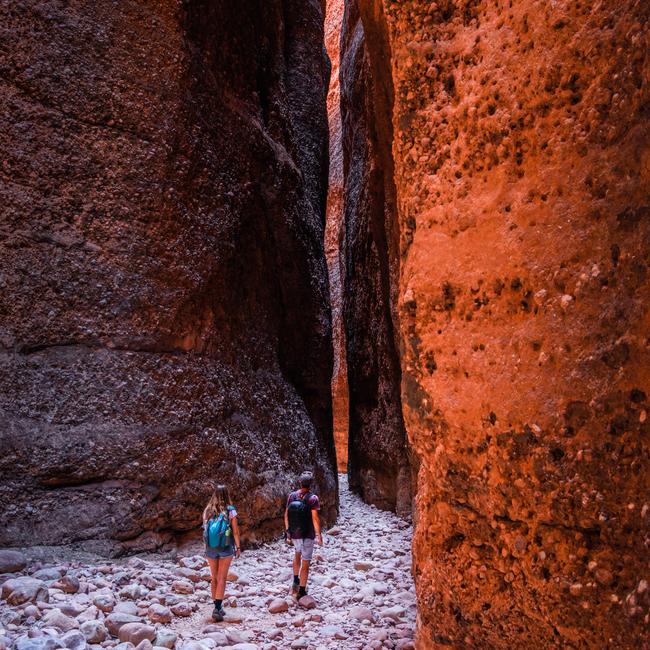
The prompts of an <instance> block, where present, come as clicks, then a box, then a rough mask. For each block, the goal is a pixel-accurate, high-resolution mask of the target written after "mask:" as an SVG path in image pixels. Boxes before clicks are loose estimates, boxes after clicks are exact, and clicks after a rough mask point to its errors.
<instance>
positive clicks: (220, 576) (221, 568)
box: [210, 555, 232, 600]
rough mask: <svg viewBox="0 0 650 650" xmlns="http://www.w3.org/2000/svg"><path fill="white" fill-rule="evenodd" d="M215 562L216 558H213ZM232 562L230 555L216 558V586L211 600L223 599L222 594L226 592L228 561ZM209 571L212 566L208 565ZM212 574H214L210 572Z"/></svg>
mask: <svg viewBox="0 0 650 650" xmlns="http://www.w3.org/2000/svg"><path fill="white" fill-rule="evenodd" d="M213 562H217V560H213ZM231 562H232V555H231V556H230V557H222V558H219V560H218V565H217V567H216V569H217V587H216V590H215V591H213V593H216V596H213V597H212V598H213V600H214V599H217V600H223V595H224V594H225V593H226V578H227V577H228V569H230V563H231ZM210 571H212V566H210ZM212 575H214V574H212Z"/></svg>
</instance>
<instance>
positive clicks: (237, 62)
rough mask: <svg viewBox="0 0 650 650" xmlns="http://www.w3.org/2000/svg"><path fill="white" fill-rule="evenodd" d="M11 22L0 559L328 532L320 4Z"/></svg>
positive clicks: (20, 15) (25, 13)
mask: <svg viewBox="0 0 650 650" xmlns="http://www.w3.org/2000/svg"><path fill="white" fill-rule="evenodd" d="M0 11H1V12H2V21H1V22H2V24H3V25H5V26H6V28H5V31H4V33H3V45H2V46H1V47H2V53H3V62H4V64H3V69H2V71H1V73H0V85H1V86H2V100H0V101H1V103H2V111H1V113H2V118H0V121H1V122H2V129H1V133H2V135H1V136H0V148H1V149H2V152H3V157H2V159H3V161H4V166H3V172H2V173H3V184H2V187H1V188H0V192H1V193H2V202H3V218H2V222H1V223H0V229H1V232H0V280H1V282H2V286H3V291H2V294H1V295H0V314H2V318H1V319H0V411H1V414H2V415H1V417H0V451H1V456H2V458H1V459H0V474H1V475H2V480H1V481H0V500H2V502H3V503H4V504H9V505H8V506H7V507H6V508H3V510H2V512H1V513H0V529H1V530H2V533H1V534H0V544H2V545H25V544H38V543H47V544H52V545H54V544H65V543H69V542H72V541H76V542H78V543H81V544H82V545H84V547H87V548H93V549H99V550H102V551H105V552H122V551H124V550H141V549H143V548H153V547H156V546H159V545H161V544H164V543H166V542H167V541H169V540H171V538H172V535H173V534H174V533H176V532H179V531H184V530H189V529H192V528H194V527H196V525H197V522H198V521H199V519H200V512H201V509H202V506H203V504H204V500H205V499H206V497H207V493H208V490H209V486H208V481H212V480H222V481H224V482H226V483H229V484H230V487H231V489H232V491H233V494H234V497H235V498H236V500H237V503H238V506H239V509H240V511H241V513H242V522H243V526H244V534H245V537H246V538H247V539H248V540H249V541H256V540H260V539H265V538H268V537H269V536H270V535H272V534H275V533H277V532H278V530H279V529H280V528H281V515H282V495H283V493H284V491H285V489H286V486H287V483H288V482H290V481H291V480H292V479H293V478H295V476H296V474H297V473H299V472H300V471H301V470H302V469H304V468H305V467H311V468H313V469H314V471H315V473H316V476H317V481H318V487H319V490H320V491H321V492H322V494H323V497H324V503H325V506H326V507H325V514H326V518H328V519H330V520H332V519H333V517H334V516H335V509H336V474H335V459H334V451H333V440H332V430H331V395H330V386H329V384H330V376H331V368H332V351H331V341H330V327H331V325H330V310H329V295H328V281H327V270H326V264H325V256H324V250H323V230H324V216H325V194H326V182H327V178H326V176H327V121H326V120H327V116H326V110H325V98H326V92H327V83H328V78H329V69H328V64H327V60H326V57H325V56H324V53H323V47H322V43H323V12H322V7H321V4H320V2H318V1H317V0H313V1H309V2H292V1H291V0H271V1H269V0H264V1H262V0H260V1H258V2H253V3H250V4H249V5H247V7H245V8H243V7H240V6H237V7H235V6H234V5H229V4H228V3H212V2H203V1H201V0H192V1H191V2H185V3H178V2H175V1H172V0H168V1H165V2H160V3H157V4H156V6H155V7H152V6H149V5H147V4H146V3H141V2H138V1H136V0H129V1H127V2H123V3H119V4H118V5H116V4H111V5H104V4H101V3H100V4H96V5H92V4H89V5H84V6H81V5H78V4H74V3H72V4H66V5H65V6H64V5H60V4H57V3H51V2H47V1H45V0H42V1H39V0H32V1H30V2H28V3H21V4H20V6H12V7H11V8H9V7H7V6H5V7H4V8H3V9H0Z"/></svg>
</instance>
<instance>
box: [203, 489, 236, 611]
mask: <svg viewBox="0 0 650 650" xmlns="http://www.w3.org/2000/svg"><path fill="white" fill-rule="evenodd" d="M203 540H204V541H205V556H206V558H207V560H208V564H209V565H210V573H211V575H212V582H211V591H212V600H213V601H214V612H213V613H212V618H213V620H215V621H217V622H220V621H223V619H224V617H225V616H226V612H225V611H224V609H223V595H224V593H225V591H226V578H227V577H228V569H229V568H230V563H231V562H232V559H233V557H239V556H240V553H241V551H240V550H239V548H240V547H239V526H238V525H237V510H235V507H234V506H233V505H232V503H231V502H230V495H229V494H228V488H227V487H226V486H225V485H216V486H215V487H214V489H213V491H212V496H211V497H210V501H208V505H207V506H206V507H205V510H204V511H203Z"/></svg>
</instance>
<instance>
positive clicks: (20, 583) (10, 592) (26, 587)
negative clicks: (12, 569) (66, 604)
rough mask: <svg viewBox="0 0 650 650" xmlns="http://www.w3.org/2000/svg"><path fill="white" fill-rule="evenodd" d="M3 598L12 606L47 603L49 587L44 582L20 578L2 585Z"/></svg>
mask: <svg viewBox="0 0 650 650" xmlns="http://www.w3.org/2000/svg"><path fill="white" fill-rule="evenodd" d="M2 598H4V599H5V600H6V601H7V602H8V603H9V604H10V605H22V604H23V603H26V602H31V603H35V602H36V601H42V602H47V601H48V600H49V595H48V591H47V585H46V584H45V583H44V582H43V581H42V580H36V579H35V578H28V577H20V578H12V579H10V580H7V581H5V582H3V583H2Z"/></svg>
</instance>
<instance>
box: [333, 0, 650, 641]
mask: <svg viewBox="0 0 650 650" xmlns="http://www.w3.org/2000/svg"><path fill="white" fill-rule="evenodd" d="M361 8H362V14H363V21H364V27H365V30H366V41H367V43H368V45H369V51H370V58H371V61H374V62H375V64H376V67H375V69H374V70H373V71H377V70H379V72H378V74H379V77H380V81H382V82H383V83H386V84H390V82H391V81H392V83H393V86H394V96H395V104H394V112H393V125H394V129H395V131H394V148H393V152H394V159H395V179H396V186H397V197H398V198H397V203H398V213H399V216H398V224H399V231H400V261H401V268H400V279H399V317H400V335H401V341H402V359H401V365H402V370H403V376H402V400H403V404H404V417H405V423H406V427H407V430H408V434H409V438H410V441H411V442H412V445H413V447H414V449H415V451H416V452H417V454H418V456H419V458H420V461H421V463H420V468H419V480H418V496H417V527H416V533H415V543H414V561H415V572H416V580H417V590H418V600H419V647H421V648H427V649H428V648H432V647H443V646H444V647H448V646H454V647H491V648H511V647H524V646H525V645H529V644H535V645H538V646H540V647H563V648H566V647H575V648H577V647H610V646H611V647H619V648H635V647H638V645H639V642H641V643H643V642H642V641H640V640H641V639H647V625H648V619H649V616H650V614H649V605H650V601H649V592H648V588H647V582H646V580H647V566H648V564H647V561H648V548H647V539H648V534H649V530H648V517H649V515H650V513H649V507H650V503H648V498H647V495H648V493H649V492H648V487H649V486H648V476H649V472H648V469H649V468H648V434H649V429H648V427H649V426H650V425H649V423H648V417H647V409H648V392H649V387H650V374H649V369H650V358H649V354H648V340H649V338H648V337H649V334H650V321H649V316H648V295H649V288H650V282H649V278H648V251H649V250H650V219H649V215H650V210H649V207H648V206H649V205H650V196H648V187H650V177H649V176H650V151H649V148H648V130H647V123H648V108H647V107H648V100H649V93H648V79H649V78H650V75H649V74H648V72H649V70H648V59H647V52H648V47H647V44H648V34H647V25H648V18H649V16H648V11H649V10H648V5H647V3H641V2H634V1H632V0H630V1H623V2H619V3H617V4H616V5H612V4H611V3H599V4H597V5H594V4H593V3H577V2H569V1H568V0H562V1H558V2H554V3H538V2H527V1H524V2H518V3H514V6H513V3H510V4H508V3H506V2H490V3H488V2H483V1H480V0H479V1H472V2H453V1H449V0H443V1H441V2H432V3H428V2H427V3H425V2H412V1H405V2H399V3H397V2H388V1H382V0H374V1H373V0H362V1H361ZM386 33H387V34H388V42H389V44H390V47H391V59H390V64H388V63H386V65H385V66H384V67H383V70H382V69H381V65H382V61H387V59H385V58H382V52H381V51H380V49H381V45H382V38H383V35H384V34H386ZM349 48H350V53H346V54H344V58H345V57H348V56H351V55H352V52H353V49H352V48H353V44H352V43H351V45H350V46H349ZM356 69H357V70H358V71H359V74H361V70H362V69H363V61H360V63H359V64H358V65H357V66H356ZM344 76H345V75H344ZM344 124H345V119H344ZM345 137H346V138H347V137H348V136H347V134H346V136H345ZM351 241H354V238H353V237H350V233H349V232H348V244H349V245H350V242H351ZM351 253H352V254H353V249H351V250H350V251H349V254H351ZM358 259H360V258H358ZM366 268H373V267H372V265H370V266H369V267H368V266H366ZM367 323H368V327H369V328H370V325H371V323H372V321H367ZM350 348H352V344H350ZM350 358H352V355H351V356H350ZM351 376H352V375H351ZM354 394H355V387H354V386H352V387H351V399H354V398H353V396H354Z"/></svg>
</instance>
